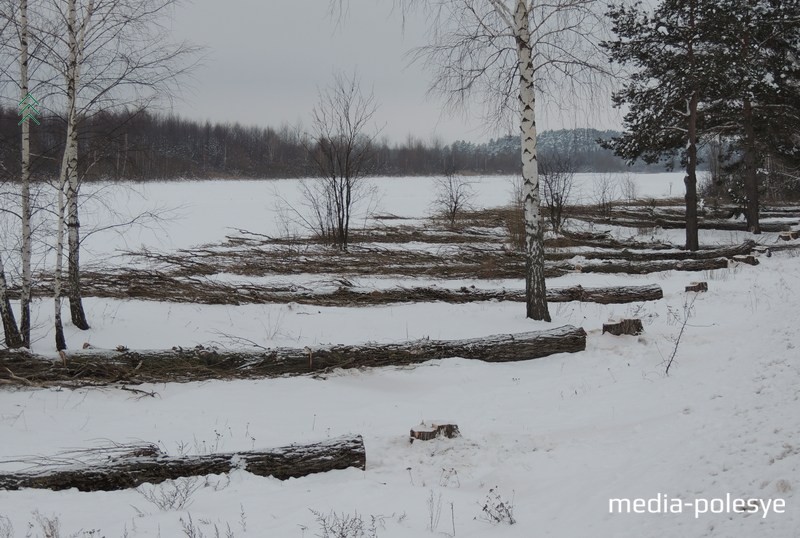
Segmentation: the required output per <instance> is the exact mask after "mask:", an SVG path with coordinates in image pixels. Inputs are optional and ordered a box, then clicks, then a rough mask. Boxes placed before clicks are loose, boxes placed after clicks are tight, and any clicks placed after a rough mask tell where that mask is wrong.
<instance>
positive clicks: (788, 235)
mask: <svg viewBox="0 0 800 538" xmlns="http://www.w3.org/2000/svg"><path fill="white" fill-rule="evenodd" d="M778 239H780V240H781V241H794V240H795V239H800V230H790V231H788V232H781V233H780V234H778Z"/></svg>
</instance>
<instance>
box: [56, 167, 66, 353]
mask: <svg viewBox="0 0 800 538" xmlns="http://www.w3.org/2000/svg"><path fill="white" fill-rule="evenodd" d="M66 184H67V160H66V158H65V159H64V160H63V161H62V163H61V174H60V175H59V178H58V202H57V204H56V218H57V219H58V227H57V231H56V265H55V269H54V271H53V306H54V317H53V320H54V324H55V333H56V349H57V350H58V351H61V350H63V349H67V343H66V339H65V338H64V324H63V322H62V320H61V290H62V282H63V278H64V277H63V267H64V235H65V233H64V228H65V223H64V209H65V208H64V205H65V199H64V188H65V186H66Z"/></svg>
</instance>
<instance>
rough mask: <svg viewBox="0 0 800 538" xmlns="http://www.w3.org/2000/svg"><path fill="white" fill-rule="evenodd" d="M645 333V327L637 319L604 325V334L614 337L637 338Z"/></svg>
mask: <svg viewBox="0 0 800 538" xmlns="http://www.w3.org/2000/svg"><path fill="white" fill-rule="evenodd" d="M643 332H644V326H643V325H642V320H640V319H637V318H632V319H623V320H621V321H617V322H611V323H604V324H603V334H605V333H611V334H613V335H614V336H621V335H623V334H628V335H631V336H636V335H638V334H642V333H643Z"/></svg>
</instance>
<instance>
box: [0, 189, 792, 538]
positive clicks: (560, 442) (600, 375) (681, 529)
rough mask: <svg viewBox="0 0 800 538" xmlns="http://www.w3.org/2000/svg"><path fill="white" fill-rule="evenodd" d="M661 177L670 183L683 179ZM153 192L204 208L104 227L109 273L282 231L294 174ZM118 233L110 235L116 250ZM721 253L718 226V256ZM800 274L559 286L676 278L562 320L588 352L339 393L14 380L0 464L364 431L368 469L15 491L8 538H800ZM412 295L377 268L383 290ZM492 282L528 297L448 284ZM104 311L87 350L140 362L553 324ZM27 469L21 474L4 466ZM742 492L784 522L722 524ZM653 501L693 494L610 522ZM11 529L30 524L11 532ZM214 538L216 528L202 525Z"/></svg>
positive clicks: (73, 338)
mask: <svg viewBox="0 0 800 538" xmlns="http://www.w3.org/2000/svg"><path fill="white" fill-rule="evenodd" d="M405 181H407V183H406V182H399V181H395V180H392V181H390V182H389V183H386V185H385V189H386V195H385V196H384V199H383V202H382V203H383V204H384V206H383V208H382V210H383V211H385V212H387V213H394V214H397V215H400V216H411V217H415V218H420V217H424V216H425V215H426V211H428V209H427V201H426V200H429V199H430V196H429V191H427V194H428V195H427V196H426V195H425V192H426V191H424V190H422V191H421V190H419V189H418V187H419V185H417V184H416V183H415V182H422V181H423V180H421V179H418V178H412V179H407V180H405ZM502 181H503V180H502V179H498V178H492V179H490V180H488V181H487V185H486V186H485V187H481V190H480V192H481V193H482V194H481V197H480V198H479V201H481V202H482V201H483V200H487V201H486V203H485V205H487V206H491V205H497V204H498V203H503V201H504V200H505V199H507V196H508V192H509V190H508V189H506V190H505V191H502V194H503V196H501V187H502V186H503V185H504V183H503V182H502ZM673 181H674V179H673ZM288 184H289V182H287V183H286V185H288ZM278 185H279V186H278V187H277V188H278V189H280V188H283V187H281V186H280V185H283V183H280V182H278ZM481 185H483V183H481ZM658 185H660V187H655V186H654V187H653V189H654V190H653V192H656V190H657V188H663V187H664V184H663V183H659V184H658ZM139 188H140V189H141V194H142V197H141V198H139V196H138V195H137V196H133V197H131V198H130V200H131V201H130V202H129V208H130V209H131V210H135V209H136V208H141V207H144V205H146V203H152V202H153V201H158V202H159V203H163V204H164V205H171V204H174V203H175V202H176V201H182V203H183V209H182V212H183V214H184V215H185V218H184V219H182V220H175V221H172V222H169V223H166V224H165V225H164V226H166V229H165V230H164V231H163V233H164V235H162V236H158V235H153V234H151V233H150V232H145V233H142V235H141V236H139V235H135V234H132V233H130V232H129V233H126V234H125V235H124V236H122V237H116V238H114V237H115V236H113V235H106V236H103V235H102V234H97V236H95V237H93V238H91V241H93V243H91V247H92V248H91V251H92V252H94V253H95V254H94V255H93V256H94V258H93V260H90V261H94V262H102V261H103V260H104V259H106V256H108V255H109V254H111V253H112V252H113V251H114V250H115V249H117V248H120V244H121V242H122V241H123V240H124V241H125V242H127V243H128V244H129V246H134V245H136V246H138V244H139V243H144V244H147V245H150V246H156V247H158V248H162V249H169V248H175V247H188V246H191V245H193V244H198V243H206V242H213V241H217V240H219V239H221V238H222V237H224V235H225V234H226V233H228V232H229V230H227V228H228V227H238V228H247V229H249V230H251V231H256V232H259V233H272V230H274V228H271V226H273V219H271V218H270V216H271V214H270V209H269V207H270V204H271V199H270V194H269V189H271V188H274V185H273V184H272V183H253V182H211V183H185V184H154V185H145V186H141V187H139ZM255 189H257V190H258V192H263V193H264V194H263V197H262V196H256V195H255V194H254V192H255ZM286 189H287V190H286V192H287V193H291V192H293V191H291V189H289V188H288V187H286ZM484 191H485V192H484ZM126 192H127V191H126ZM119 195H120V196H129V195H128V194H119ZM493 197H495V198H493ZM387 200H388V201H387ZM106 233H108V232H104V234H106ZM137 233H138V232H137ZM670 233H671V232H670ZM726 233H727V232H726ZM100 237H107V238H109V239H108V242H107V243H102V242H98V241H97V239H98V238H100ZM112 238H114V239H113V240H112ZM719 239H720V238H719V237H717V236H714V235H713V234H712V233H707V232H704V231H703V232H701V241H704V242H706V243H715V242H717V241H718V240H719ZM157 243H160V245H161V246H160V247H159V246H158V244H157ZM798 271H800V257H798V256H796V255H794V253H793V252H792V251H789V252H782V253H776V254H775V255H773V256H772V257H770V258H766V257H762V258H761V265H759V266H758V267H750V266H738V267H734V268H730V269H724V270H716V271H712V272H706V273H704V274H693V273H683V272H669V273H659V274H653V275H648V276H628V275H601V274H590V275H569V276H567V277H563V278H560V279H554V280H553V281H551V282H549V285H551V286H554V287H555V286H561V285H565V286H566V285H568V284H574V283H581V284H582V285H584V286H595V285H597V286H599V285H615V284H626V283H630V284H647V283H656V284H659V285H661V286H662V287H663V289H664V293H665V297H664V299H663V300H661V301H658V302H651V303H641V304H632V305H607V306H606V305H597V304H578V303H562V304H554V305H551V314H552V315H553V317H554V320H553V324H552V325H553V326H557V325H563V324H567V323H569V324H574V325H580V326H583V327H584V328H585V329H586V330H587V331H588V333H589V336H588V340H587V350H586V351H585V352H583V353H579V354H574V355H556V356H551V357H547V358H542V359H538V360H534V361H529V362H524V363H507V364H485V363H481V362H477V361H468V360H464V359H458V358H453V359H448V360H444V361H432V362H428V363H424V364H422V365H419V366H417V367H405V368H380V369H372V370H366V371H356V370H348V371H341V372H335V373H333V374H331V375H329V376H327V378H325V379H314V378H309V377H296V378H285V379H270V380H258V381H232V382H224V381H211V382H204V383H188V384H169V385H149V386H139V387H137V388H140V389H142V390H146V391H154V392H155V393H156V394H157V396H156V397H153V398H150V397H145V398H140V397H138V396H137V395H134V394H131V393H130V392H126V391H123V390H121V389H119V388H102V389H100V388H95V389H81V390H59V389H55V388H52V389H40V390H7V389H3V390H0V440H2V442H0V460H12V459H18V458H19V457H21V456H26V455H33V454H38V455H44V456H47V455H54V454H56V453H57V452H59V451H61V450H65V449H74V448H87V447H95V446H103V445H104V444H108V443H109V442H111V441H113V442H118V443H125V442H134V441H148V442H154V443H158V444H159V445H160V446H161V447H162V448H163V449H164V450H165V451H167V452H169V453H172V454H178V453H182V452H189V453H206V452H212V451H236V450H251V449H254V448H256V449H258V448H269V447H273V446H281V445H286V444H290V443H296V442H311V441H316V440H322V439H327V438H329V437H335V436H338V435H343V434H348V433H353V434H361V435H363V436H364V440H365V445H366V451H367V470H366V471H358V470H353V469H350V470H346V471H335V472H330V473H325V474H319V475H312V476H308V477H304V478H300V479H291V480H287V481H283V482H281V481H278V480H275V479H272V478H262V477H257V476H254V475H251V474H249V473H247V472H245V471H236V472H235V473H233V474H232V475H231V476H230V477H211V478H209V479H205V480H204V479H199V480H197V481H184V482H183V483H182V484H183V487H188V488H190V489H194V488H196V490H195V491H194V492H193V493H192V494H191V495H190V496H189V499H188V502H187V503H186V504H185V505H184V506H182V507H175V506H173V507H170V506H164V504H165V503H157V502H152V501H150V500H148V499H147V498H146V496H145V495H143V494H142V493H141V492H139V491H135V490H129V491H121V492H110V493H81V492H77V491H75V490H72V491H63V492H50V491H42V490H23V491H19V492H5V491H3V492H0V516H2V517H5V518H7V519H2V517H0V537H5V536H6V535H7V536H27V535H30V536H45V532H44V531H43V530H42V528H41V525H40V524H39V523H37V519H38V520H40V521H43V520H44V519H45V518H49V519H53V518H56V517H57V518H58V520H59V525H60V529H61V534H60V536H62V537H64V536H73V535H74V536H78V537H84V536H92V537H98V536H105V537H108V538H112V537H114V538H116V537H122V536H152V537H155V536H163V537H173V536H186V535H189V534H188V531H186V529H187V526H188V525H189V523H188V522H189V518H190V517H191V521H192V523H191V525H192V526H194V527H195V528H196V529H199V531H200V532H202V533H203V534H202V535H204V536H214V535H215V534H214V527H215V526H216V527H217V528H218V529H219V530H220V535H221V536H226V532H227V529H228V528H230V532H231V533H232V534H230V535H232V536H237V537H239V536H258V537H262V536H278V537H301V538H305V537H309V538H310V537H312V536H318V535H321V534H322V530H321V527H320V524H319V522H318V521H317V516H315V515H314V513H312V511H311V510H314V511H316V512H318V513H322V514H329V513H330V512H331V511H335V512H336V513H337V514H339V515H340V517H341V516H342V514H349V515H354V514H355V513H356V512H357V513H358V514H359V515H360V516H361V517H362V518H363V519H364V521H365V522H366V523H367V524H369V522H370V521H371V519H370V516H372V515H374V516H377V517H378V523H379V524H378V526H377V536H380V537H416V536H429V535H430V536H437V535H439V536H441V535H448V534H449V535H453V534H455V536H459V537H468V538H469V537H476V538H477V537H485V536H515V537H516V536H518V537H529V536H553V537H568V538H569V537H576V538H582V537H586V536H598V537H631V538H634V537H636V538H638V537H642V536H648V537H649V536H659V537H661V536H663V537H673V536H674V537H701V536H714V537H716V536H719V537H744V536H770V537H772V536H775V537H796V536H798V534H797V532H798V529H800V510H798V502H799V500H798V497H797V490H798V488H800V480H798V478H797V477H798V476H800V472H799V471H800V469H798V467H799V466H800V359H799V357H800V353H798V349H800V336H799V335H798V332H797V328H796V325H797V323H796V320H797V312H798V307H797V304H798V299H800V283H798V280H797V279H796V278H794V277H795V275H797V274H798ZM299 278H300V279H302V278H307V279H310V278H314V277H313V276H310V275H306V276H301V277H299ZM699 279H702V280H707V281H708V282H709V287H710V290H709V292H708V293H705V294H699V295H697V298H696V300H695V301H694V302H693V303H692V302H691V301H692V298H693V297H694V296H693V295H689V296H687V295H686V294H685V293H684V292H683V287H684V285H685V284H687V283H688V282H690V281H692V280H699ZM413 282H415V281H414V279H387V278H377V277H376V278H365V279H363V280H362V281H361V282H360V284H362V285H376V284H381V285H386V286H389V285H397V284H400V285H413ZM419 282H422V281H421V280H419V281H416V283H419ZM471 283H474V284H476V285H480V286H481V287H484V288H490V287H519V286H521V282H514V281H507V280H506V281H474V282H472V281H447V282H443V283H442V285H447V286H455V285H458V284H461V285H470V284H471ZM687 300H688V302H687ZM38 306H39V309H38V314H37V322H36V326H37V328H36V331H35V335H36V337H37V338H38V341H37V343H36V344H35V347H36V348H37V349H41V350H42V351H45V350H46V349H47V348H48V347H50V345H51V344H50V342H51V340H52V337H51V335H50V334H49V314H50V310H51V306H50V303H49V302H47V303H44V304H39V305H38ZM86 306H87V309H88V312H87V313H88V316H89V319H90V321H91V323H92V325H93V327H92V329H91V330H90V331H88V332H79V331H74V330H72V328H71V327H68V328H67V329H68V334H67V338H68V341H69V344H70V346H71V347H79V346H80V344H81V343H82V342H83V341H90V342H91V343H92V344H94V345H96V346H98V347H114V346H116V345H125V346H128V347H130V348H157V347H171V346H173V345H182V346H191V345H194V344H195V343H204V344H208V343H213V342H217V343H221V344H225V343H226V341H228V340H226V339H230V337H233V336H237V337H245V338H248V339H251V340H253V341H255V342H258V343H260V344H262V345H293V346H304V345H314V344H319V343H329V342H331V343H354V342H364V341H401V340H406V339H409V338H420V337H425V336H428V337H430V338H443V339H447V338H462V337H473V336H481V335H488V334H497V333H509V332H518V331H525V330H534V329H540V328H544V327H545V326H547V325H548V324H545V323H538V322H533V321H530V320H527V319H525V317H524V308H523V305H522V304H520V303H499V302H488V303H473V304H465V305H449V304H442V303H425V304H406V305H389V306H378V307H368V308H366V307H365V308H358V309H354V308H323V307H312V306H305V305H247V306H199V305H186V304H161V303H156V302H141V301H119V300H106V299H102V300H101V299H91V298H90V299H87V301H86ZM632 315H636V316H637V317H641V318H642V319H643V320H644V322H645V334H643V335H642V336H640V337H613V336H610V335H607V334H606V335H602V334H601V333H600V327H601V324H602V323H603V322H604V321H607V320H608V319H609V318H611V317H619V316H632ZM684 321H685V322H686V323H685V327H684ZM682 328H683V329H684V331H683V334H682V335H681V336H680V340H679V341H678V338H679V335H680V334H681V329H682ZM673 352H675V363H674V364H673V366H672V369H671V370H670V374H669V376H667V375H665V373H664V369H665V362H666V361H667V360H668V359H669V358H670V357H671V356H672V354H673ZM428 419H448V420H452V421H453V422H456V423H457V424H458V425H459V427H460V429H461V432H462V435H463V436H462V437H461V438H459V439H452V440H450V439H441V440H435V441H430V442H417V443H414V444H409V443H408V437H407V434H408V430H409V428H411V427H413V426H415V425H417V424H419V423H420V421H422V420H428ZM20 466H21V464H20V463H7V464H6V465H3V466H2V469H14V468H19V467H20ZM168 488H169V485H165V486H160V489H159V490H157V491H165V492H167V491H168ZM142 489H143V491H145V492H147V491H150V490H151V489H152V488H150V489H148V488H142ZM490 490H494V492H499V494H500V495H501V496H502V497H503V498H504V499H506V500H508V501H511V502H512V503H513V507H514V517H515V519H516V521H517V523H516V524H515V525H506V524H503V523H499V524H498V523H491V522H489V521H486V520H485V518H484V517H482V516H483V515H484V512H483V511H482V506H484V505H485V503H486V501H487V495H490ZM494 492H493V493H492V495H494ZM727 495H730V496H731V497H732V498H742V499H760V500H762V501H763V502H764V503H766V502H767V501H770V502H771V503H773V504H771V505H770V506H771V507H772V509H770V510H769V512H768V513H766V514H765V513H764V511H763V510H759V511H758V512H757V513H724V512H723V513H711V509H710V508H718V507H719V506H718V503H715V502H713V500H714V499H722V500H723V501H724V500H725V499H726V496H727ZM664 496H666V497H664ZM151 498H152V496H151ZM637 498H638V499H653V498H659V499H667V500H668V501H672V500H674V499H680V502H681V503H682V504H681V507H682V513H641V514H634V513H631V514H628V513H621V514H620V513H610V511H609V501H610V499H631V500H634V499H637ZM777 500H782V501H783V502H785V508H784V509H783V510H781V509H780V508H777V507H778V506H780V503H778V505H775V504H774V503H775V501H777ZM704 501H709V502H710V503H711V504H710V506H709V510H708V512H707V513H700V514H697V515H696V514H695V510H696V508H701V507H702V506H703V502H704ZM684 503H692V504H691V505H689V504H684ZM159 504H160V505H162V506H159ZM651 504H652V503H651ZM657 504H659V503H657ZM671 506H673V507H674V506H675V505H674V504H671ZM775 508H777V512H776V511H775ZM780 512H782V513H780ZM29 522H30V523H32V527H30V529H29V526H28V525H29ZM9 524H11V525H13V529H14V530H13V532H8V533H6V534H3V532H4V530H3V529H4V528H7V527H4V525H6V526H7V525H9ZM431 527H433V528H431ZM367 535H368V534H367ZM194 536H200V534H199V533H198V531H197V530H196V531H195V534H194Z"/></svg>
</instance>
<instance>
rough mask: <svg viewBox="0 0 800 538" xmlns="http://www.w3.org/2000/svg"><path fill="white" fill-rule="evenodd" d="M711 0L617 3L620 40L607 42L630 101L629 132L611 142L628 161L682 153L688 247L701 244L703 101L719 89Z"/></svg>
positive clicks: (622, 95)
mask: <svg viewBox="0 0 800 538" xmlns="http://www.w3.org/2000/svg"><path fill="white" fill-rule="evenodd" d="M715 4H716V3H715V1H711V0H663V1H661V2H660V3H659V4H658V6H657V7H656V8H655V9H653V10H648V9H646V8H645V7H643V5H642V4H641V2H639V3H636V4H633V5H632V6H626V5H612V6H611V7H610V8H609V11H608V17H609V18H610V20H611V22H612V25H613V31H614V33H615V34H616V39H615V40H612V41H607V42H605V43H604V44H603V46H604V48H605V49H606V50H607V51H608V53H609V55H610V57H611V60H612V61H615V62H618V63H620V64H622V65H623V66H624V67H626V68H627V69H629V70H630V71H631V72H630V78H629V79H628V81H627V83H626V84H625V86H624V87H623V88H622V89H621V90H620V91H618V92H616V93H615V94H614V96H613V101H614V105H615V106H617V107H622V106H627V107H628V112H627V113H626V114H625V117H624V126H625V133H624V134H623V135H622V136H620V137H617V138H614V139H612V140H611V141H610V142H608V143H607V144H606V145H607V146H608V147H611V148H613V149H614V151H615V152H616V153H617V154H618V155H620V156H622V157H624V158H625V159H627V160H629V161H630V162H633V161H635V160H636V159H642V160H644V161H645V162H648V163H654V162H658V161H659V160H661V159H667V162H670V161H671V160H672V158H673V157H675V156H676V155H679V156H680V157H681V162H682V163H683V164H684V165H685V167H686V176H685V178H684V183H685V184H686V196H685V199H686V248H687V249H688V250H697V249H698V248H699V240H698V233H697V165H698V144H699V143H700V139H701V135H702V134H703V133H704V131H703V117H702V107H701V104H702V103H704V102H706V101H707V99H708V98H709V97H710V95H711V93H713V91H712V88H713V85H714V84H716V83H717V82H716V79H717V78H718V77H719V73H718V70H717V68H718V62H715V61H714V53H713V52H712V51H710V50H709V47H708V45H707V44H708V36H709V34H710V33H712V32H713V28H714V25H715V21H714V16H715V12H716V9H717V8H716V6H715Z"/></svg>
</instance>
